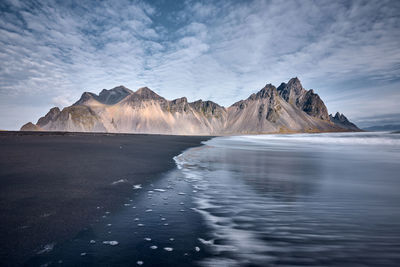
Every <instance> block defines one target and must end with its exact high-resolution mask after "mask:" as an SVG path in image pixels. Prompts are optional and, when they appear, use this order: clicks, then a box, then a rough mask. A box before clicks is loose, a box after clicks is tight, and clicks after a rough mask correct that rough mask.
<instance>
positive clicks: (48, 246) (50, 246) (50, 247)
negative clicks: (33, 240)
mask: <svg viewBox="0 0 400 267" xmlns="http://www.w3.org/2000/svg"><path fill="white" fill-rule="evenodd" d="M55 245H56V243H50V244H46V245H44V246H43V249H41V250H40V251H39V252H38V253H37V254H43V253H48V252H50V251H52V250H53V249H54V246H55Z"/></svg>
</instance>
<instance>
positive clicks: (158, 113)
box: [21, 78, 359, 135]
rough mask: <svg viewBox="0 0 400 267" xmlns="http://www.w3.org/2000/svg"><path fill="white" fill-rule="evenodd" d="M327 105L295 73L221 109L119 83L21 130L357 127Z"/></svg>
mask: <svg viewBox="0 0 400 267" xmlns="http://www.w3.org/2000/svg"><path fill="white" fill-rule="evenodd" d="M338 114H339V113H337V114H336V115H335V116H334V117H332V116H329V115H328V110H327V108H326V106H325V104H324V102H323V101H322V100H321V98H320V97H319V96H318V94H315V93H314V91H313V90H306V89H304V88H303V86H302V85H301V82H300V80H299V79H298V78H292V79H291V80H290V81H289V82H288V83H282V84H281V85H280V86H279V87H278V88H276V87H275V86H273V85H271V84H267V85H266V86H265V87H264V88H262V89H261V90H260V91H259V92H257V93H254V94H252V95H250V96H249V97H248V98H247V99H246V100H241V101H238V102H236V103H234V104H233V105H232V106H230V107H228V108H225V107H222V106H220V105H218V104H216V103H214V102H212V101H202V100H198V101H195V102H188V100H187V99H186V97H182V98H178V99H175V100H167V99H165V98H163V97H162V96H159V95H158V94H156V93H155V92H153V91H152V90H150V89H149V88H147V87H143V88H140V89H139V90H137V91H135V92H133V91H131V90H129V89H127V88H125V87H124V86H118V87H115V88H113V89H110V90H106V89H104V90H102V91H101V92H100V94H99V95H96V94H94V93H89V92H85V93H83V94H82V96H81V98H80V99H79V100H78V101H77V102H76V103H75V104H73V105H72V106H69V107H66V108H64V109H63V110H60V109H59V108H57V107H55V108H52V109H51V110H50V111H49V112H48V113H47V114H46V115H45V116H44V117H42V118H40V119H39V120H38V122H37V123H36V125H35V124H33V123H27V124H25V125H24V126H23V127H22V128H21V130H43V131H77V132H121V133H160V134H186V135H225V134H258V133H287V132H331V131H358V130H359V129H358V128H357V126H355V125H354V124H352V123H351V122H349V121H348V120H347V118H346V117H344V115H341V114H339V115H338Z"/></svg>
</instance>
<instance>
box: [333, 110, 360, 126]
mask: <svg viewBox="0 0 400 267" xmlns="http://www.w3.org/2000/svg"><path fill="white" fill-rule="evenodd" d="M329 119H330V121H331V122H333V123H335V124H336V125H339V126H341V127H343V128H345V129H349V130H352V131H360V129H359V128H358V127H357V126H356V125H355V124H354V123H352V122H350V121H349V120H348V119H347V117H346V116H345V115H344V114H342V113H340V112H336V114H335V116H332V114H330V115H329Z"/></svg>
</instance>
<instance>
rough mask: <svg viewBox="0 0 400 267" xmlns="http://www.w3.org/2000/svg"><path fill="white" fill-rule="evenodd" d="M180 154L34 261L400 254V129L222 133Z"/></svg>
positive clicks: (384, 259) (116, 262)
mask: <svg viewBox="0 0 400 267" xmlns="http://www.w3.org/2000/svg"><path fill="white" fill-rule="evenodd" d="M174 159H175V161H176V164H177V168H176V169H175V170H172V171H170V172H168V173H166V174H165V175H163V176H162V177H159V179H158V180H155V181H151V183H149V184H142V185H135V186H133V187H132V198H131V199H129V200H127V201H126V203H124V206H123V207H122V208H121V210H120V211H119V212H117V213H115V214H110V213H109V212H107V211H104V216H103V217H102V218H100V219H99V221H98V222H97V223H95V224H94V225H92V226H91V227H89V228H87V229H84V230H82V232H81V233H80V234H79V235H78V236H77V237H76V238H74V239H73V240H70V241H68V242H65V243H63V244H55V245H54V246H52V249H51V250H50V251H45V252H44V253H41V254H40V255H38V256H37V257H35V258H34V259H32V260H31V261H30V262H28V263H27V266H36V265H37V266H40V265H48V266H51V265H55V266H58V265H60V264H63V265H66V266H82V265H85V266H137V265H143V266H274V265H282V266H313V265H314V266H399V265H400V164H399V163H400V135H398V134H390V133H332V134H295V135H257V136H234V137H217V138H214V139H211V140H209V141H207V142H205V143H204V145H203V146H201V147H197V148H192V149H189V150H187V151H185V152H184V153H182V154H181V155H179V156H176V157H175V158H174ZM110 241H116V242H110Z"/></svg>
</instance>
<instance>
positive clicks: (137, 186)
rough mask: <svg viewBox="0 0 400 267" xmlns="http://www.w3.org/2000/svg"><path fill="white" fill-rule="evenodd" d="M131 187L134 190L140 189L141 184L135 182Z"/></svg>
mask: <svg viewBox="0 0 400 267" xmlns="http://www.w3.org/2000/svg"><path fill="white" fill-rule="evenodd" d="M133 189H134V190H137V189H142V185H141V184H135V185H133Z"/></svg>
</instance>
